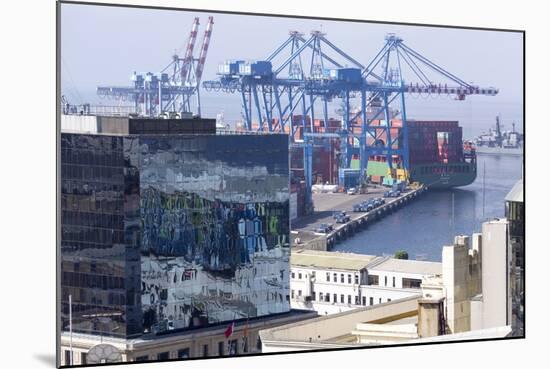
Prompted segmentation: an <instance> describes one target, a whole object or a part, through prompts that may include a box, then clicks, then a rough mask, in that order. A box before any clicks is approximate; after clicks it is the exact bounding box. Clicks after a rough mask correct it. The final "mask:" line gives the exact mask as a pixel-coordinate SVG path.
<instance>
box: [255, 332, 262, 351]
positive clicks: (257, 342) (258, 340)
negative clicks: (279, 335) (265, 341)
mask: <svg viewBox="0 0 550 369" xmlns="http://www.w3.org/2000/svg"><path fill="white" fill-rule="evenodd" d="M256 349H257V350H258V351H260V350H261V349H262V340H261V339H260V335H258V338H257V339H256Z"/></svg>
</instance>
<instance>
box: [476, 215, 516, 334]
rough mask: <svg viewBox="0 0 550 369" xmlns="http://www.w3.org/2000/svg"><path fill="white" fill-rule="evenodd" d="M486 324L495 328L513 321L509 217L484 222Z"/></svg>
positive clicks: (483, 277) (484, 300) (483, 284)
mask: <svg viewBox="0 0 550 369" xmlns="http://www.w3.org/2000/svg"><path fill="white" fill-rule="evenodd" d="M482 235H483V241H482V243H483V252H482V260H483V262H482V289H481V291H482V301H483V307H482V311H483V313H482V324H483V328H494V327H500V326H503V325H511V323H512V293H511V291H512V289H511V288H512V282H513V276H514V275H513V269H512V265H513V261H512V248H511V243H510V242H509V234H508V221H507V220H506V219H495V220H492V221H489V222H485V223H483V227H482Z"/></svg>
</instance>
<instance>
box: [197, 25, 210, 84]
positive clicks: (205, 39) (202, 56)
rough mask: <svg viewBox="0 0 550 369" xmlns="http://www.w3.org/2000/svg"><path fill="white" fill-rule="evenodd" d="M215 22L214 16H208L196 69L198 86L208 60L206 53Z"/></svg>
mask: <svg viewBox="0 0 550 369" xmlns="http://www.w3.org/2000/svg"><path fill="white" fill-rule="evenodd" d="M213 24H214V17H212V16H210V17H208V24H207V25H206V30H205V31H204V36H203V38H202V46H201V52H200V54H199V61H198V63H197V69H196V76H195V78H196V81H197V86H198V85H199V83H200V80H201V77H202V72H203V71H204V64H205V62H206V54H207V53H208V45H209V44H210V36H211V35H212V25H213Z"/></svg>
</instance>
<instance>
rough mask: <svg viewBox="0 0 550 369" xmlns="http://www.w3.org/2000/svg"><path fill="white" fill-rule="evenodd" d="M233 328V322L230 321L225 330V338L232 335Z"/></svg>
mask: <svg viewBox="0 0 550 369" xmlns="http://www.w3.org/2000/svg"><path fill="white" fill-rule="evenodd" d="M234 329H235V322H232V323H231V324H230V325H229V327H227V329H226V330H225V332H224V334H225V338H229V337H231V336H232V335H233V330H234Z"/></svg>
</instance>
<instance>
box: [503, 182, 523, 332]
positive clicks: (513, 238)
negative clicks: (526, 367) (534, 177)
mask: <svg viewBox="0 0 550 369" xmlns="http://www.w3.org/2000/svg"><path fill="white" fill-rule="evenodd" d="M505 215H506V219H508V224H509V226H508V227H509V228H508V229H509V236H510V242H511V243H512V253H513V255H512V257H513V259H512V260H513V268H514V273H513V278H512V286H511V290H512V332H513V334H514V335H515V336H523V335H524V334H525V333H524V320H525V204H524V199H523V179H522V180H520V181H518V182H517V183H516V184H515V185H514V187H513V188H512V190H511V191H510V192H509V193H508V195H506V198H505Z"/></svg>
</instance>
